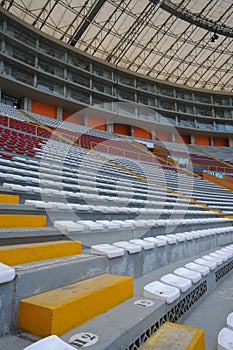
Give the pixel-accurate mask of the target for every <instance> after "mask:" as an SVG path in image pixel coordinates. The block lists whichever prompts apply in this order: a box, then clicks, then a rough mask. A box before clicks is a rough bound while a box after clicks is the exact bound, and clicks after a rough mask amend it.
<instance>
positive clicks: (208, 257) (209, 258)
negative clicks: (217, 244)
mask: <svg viewBox="0 0 233 350" xmlns="http://www.w3.org/2000/svg"><path fill="white" fill-rule="evenodd" d="M202 259H204V260H208V261H213V262H216V264H217V265H221V264H222V263H223V259H222V258H221V257H219V258H218V257H217V258H215V257H213V256H210V255H203V256H202Z"/></svg>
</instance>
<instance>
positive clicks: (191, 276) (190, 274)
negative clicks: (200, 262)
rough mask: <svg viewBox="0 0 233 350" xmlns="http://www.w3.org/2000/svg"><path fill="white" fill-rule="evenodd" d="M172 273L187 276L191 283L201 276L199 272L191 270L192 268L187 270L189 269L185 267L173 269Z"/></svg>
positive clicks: (198, 279)
mask: <svg viewBox="0 0 233 350" xmlns="http://www.w3.org/2000/svg"><path fill="white" fill-rule="evenodd" d="M174 274H175V275H178V276H181V277H185V278H188V279H190V280H191V281H192V282H193V283H197V282H198V281H200V279H201V278H202V275H201V273H200V272H197V271H194V270H193V271H192V270H189V269H187V268H185V267H180V268H178V269H176V270H174Z"/></svg>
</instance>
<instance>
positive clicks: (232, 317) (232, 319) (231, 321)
mask: <svg viewBox="0 0 233 350" xmlns="http://www.w3.org/2000/svg"><path fill="white" fill-rule="evenodd" d="M227 328H229V329H230V330H231V331H233V312H231V313H230V314H229V315H228V316H227Z"/></svg>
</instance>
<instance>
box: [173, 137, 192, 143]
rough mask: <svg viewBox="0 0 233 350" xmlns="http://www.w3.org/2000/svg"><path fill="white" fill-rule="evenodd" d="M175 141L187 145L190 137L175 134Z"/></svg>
mask: <svg viewBox="0 0 233 350" xmlns="http://www.w3.org/2000/svg"><path fill="white" fill-rule="evenodd" d="M175 142H177V143H185V144H186V145H188V144H189V143H190V137H189V136H187V135H175Z"/></svg>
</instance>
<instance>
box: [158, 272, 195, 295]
mask: <svg viewBox="0 0 233 350" xmlns="http://www.w3.org/2000/svg"><path fill="white" fill-rule="evenodd" d="M160 280H161V282H164V283H166V284H169V285H170V286H174V287H177V288H179V289H180V290H181V292H186V291H187V290H188V289H189V288H191V287H192V281H191V280H190V279H188V278H184V277H180V276H176V275H174V274H173V273H168V274H167V275H164V276H162V277H161V278H160Z"/></svg>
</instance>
